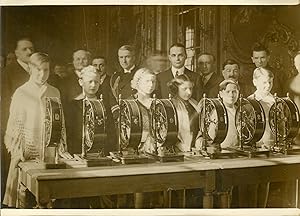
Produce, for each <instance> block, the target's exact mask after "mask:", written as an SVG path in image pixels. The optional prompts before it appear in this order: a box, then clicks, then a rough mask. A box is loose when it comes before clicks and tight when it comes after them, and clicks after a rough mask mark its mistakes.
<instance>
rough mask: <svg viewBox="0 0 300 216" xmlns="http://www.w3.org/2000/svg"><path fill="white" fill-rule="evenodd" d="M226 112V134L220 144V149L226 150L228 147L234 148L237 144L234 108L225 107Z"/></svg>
mask: <svg viewBox="0 0 300 216" xmlns="http://www.w3.org/2000/svg"><path fill="white" fill-rule="evenodd" d="M226 110H227V114H228V132H227V135H226V138H225V140H224V141H223V142H222V143H221V148H228V147H231V148H234V147H236V146H237V145H238V144H239V143H238V141H239V138H238V132H237V129H236V127H235V113H236V108H235V107H226Z"/></svg>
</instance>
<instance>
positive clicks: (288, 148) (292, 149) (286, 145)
mask: <svg viewBox="0 0 300 216" xmlns="http://www.w3.org/2000/svg"><path fill="white" fill-rule="evenodd" d="M274 96H275V103H274V105H273V106H274V107H275V115H274V130H275V143H274V145H273V146H272V148H271V150H272V153H275V154H276V153H279V154H284V155H293V154H299V153H300V146H299V145H298V146H297V145H294V144H293V139H294V138H295V137H296V136H297V134H298V131H299V110H298V108H297V105H296V104H294V102H293V101H292V100H291V99H290V97H289V94H287V98H283V99H280V98H278V97H277V95H276V94H275V95H274ZM280 100H283V101H284V104H286V105H287V106H288V110H289V112H290V114H291V115H292V121H293V122H292V123H291V125H292V126H293V128H292V129H291V128H290V129H287V128H286V127H285V126H284V128H283V134H281V137H280V135H279V133H280V132H279V128H278V116H277V113H278V112H283V113H284V110H280V111H279V110H278V109H277V106H278V101H280ZM272 108H273V107H271V109H272ZM284 123H286V122H284ZM290 130H293V132H291V131H290ZM291 134H293V135H291Z"/></svg>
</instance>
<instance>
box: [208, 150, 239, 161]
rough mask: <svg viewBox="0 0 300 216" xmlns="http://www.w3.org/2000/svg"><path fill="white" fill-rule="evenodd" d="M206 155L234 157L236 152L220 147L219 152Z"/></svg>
mask: <svg viewBox="0 0 300 216" xmlns="http://www.w3.org/2000/svg"><path fill="white" fill-rule="evenodd" d="M208 157H209V158H210V159H220V158H235V157H237V154H236V152H234V151H231V150H228V149H222V150H221V151H220V152H215V153H210V154H208Z"/></svg>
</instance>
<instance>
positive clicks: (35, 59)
mask: <svg viewBox="0 0 300 216" xmlns="http://www.w3.org/2000/svg"><path fill="white" fill-rule="evenodd" d="M45 62H47V63H49V62H50V59H49V56H48V54H46V53H41V52H36V53H33V54H32V55H31V56H30V58H29V64H30V65H33V66H35V67H38V66H40V65H41V64H42V63H45Z"/></svg>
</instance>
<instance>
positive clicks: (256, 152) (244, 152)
mask: <svg viewBox="0 0 300 216" xmlns="http://www.w3.org/2000/svg"><path fill="white" fill-rule="evenodd" d="M229 149H230V150H231V151H233V152H235V153H236V154H237V155H240V156H246V157H248V158H253V157H257V156H260V155H265V156H266V157H270V150H266V149H259V148H257V149H253V148H251V147H244V148H243V149H241V148H229Z"/></svg>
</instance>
